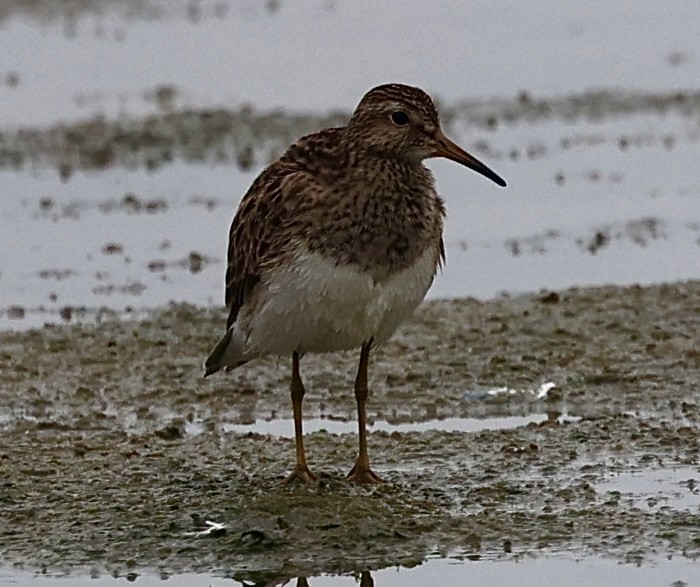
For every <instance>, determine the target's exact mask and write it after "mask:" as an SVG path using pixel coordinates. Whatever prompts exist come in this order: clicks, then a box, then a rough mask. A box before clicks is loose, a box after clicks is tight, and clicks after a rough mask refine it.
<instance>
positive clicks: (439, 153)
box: [433, 133, 506, 187]
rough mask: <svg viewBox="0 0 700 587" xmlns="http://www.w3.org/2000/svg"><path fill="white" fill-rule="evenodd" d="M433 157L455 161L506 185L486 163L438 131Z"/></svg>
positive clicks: (503, 185)
mask: <svg viewBox="0 0 700 587" xmlns="http://www.w3.org/2000/svg"><path fill="white" fill-rule="evenodd" d="M433 157H445V158H446V159H450V160H451V161H455V162H456V163H460V164H461V165H464V166H465V167H469V169H473V170H474V171H476V172H477V173H481V175H483V176H485V177H488V178H489V179H490V180H491V181H494V182H496V183H497V184H498V185H500V186H501V187H505V186H506V182H505V180H504V179H503V178H502V177H501V176H500V175H498V174H497V173H495V172H493V171H491V169H489V168H488V167H487V166H486V165H484V164H483V163H482V162H481V161H479V160H478V159H477V158H476V157H474V156H473V155H470V154H469V153H467V152H466V151H465V150H464V149H462V147H460V146H458V145H456V144H455V143H453V142H452V141H451V140H450V139H448V138H447V137H446V136H445V135H444V134H442V133H440V134H439V135H438V137H437V140H436V145H435V152H434V153H433Z"/></svg>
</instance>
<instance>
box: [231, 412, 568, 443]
mask: <svg viewBox="0 0 700 587" xmlns="http://www.w3.org/2000/svg"><path fill="white" fill-rule="evenodd" d="M549 420H551V418H550V417H549V416H547V414H532V415H529V416H508V417H504V418H445V419H444V420H428V421H425V422H413V423H410V424H391V423H389V422H386V421H382V420H379V421H376V422H370V423H368V426H367V429H368V430H369V431H370V432H378V431H382V432H387V433H389V434H391V433H392V432H398V433H399V434H408V433H411V432H427V431H429V430H439V431H441V432H480V431H481V430H508V429H509V428H517V427H518V426H527V425H528V424H542V423H543V422H547V421H549ZM555 420H557V418H555ZM568 420H570V419H569V418H567V417H566V416H564V417H560V419H559V420H558V421H560V422H564V421H568ZM223 429H224V431H226V432H236V433H238V434H245V433H247V432H255V433H256V434H270V435H272V436H279V437H283V438H284V437H287V438H294V420H258V421H256V422H254V423H252V424H224V425H223ZM320 431H325V432H328V433H330V434H354V433H356V432H357V423H355V422H341V421H338V420H328V419H326V420H321V419H319V420H304V433H305V434H312V433H314V432H320Z"/></svg>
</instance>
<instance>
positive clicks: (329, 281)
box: [205, 84, 505, 374]
mask: <svg viewBox="0 0 700 587" xmlns="http://www.w3.org/2000/svg"><path fill="white" fill-rule="evenodd" d="M397 115H398V116H397ZM435 156H444V157H448V158H451V159H453V160H455V161H457V162H459V163H461V164H463V165H466V166H467V167H471V168H472V169H474V170H476V171H478V172H479V173H482V174H484V175H486V176H487V177H489V178H491V179H492V180H494V181H496V182H497V183H499V184H501V185H505V182H503V180H502V179H501V178H500V177H498V176H497V175H496V174H494V173H493V172H492V171H491V170H490V169H488V168H487V167H486V166H485V165H483V164H482V163H481V162H479V161H477V160H476V159H474V158H473V157H472V156H471V155H469V154H468V153H466V152H464V151H463V150H461V149H460V148H459V147H457V146H456V145H455V144H454V143H452V142H451V141H449V140H448V139H447V138H446V137H445V136H444V134H442V131H441V129H440V124H439V119H438V114H437V110H436V108H435V105H434V104H433V101H432V100H431V99H430V97H429V96H428V95H427V94H426V93H425V92H423V91H422V90H420V89H418V88H413V87H410V86H405V85H401V84H387V85H383V86H379V87H377V88H374V89H373V90H370V91H369V92H368V93H367V94H366V95H365V96H364V97H363V98H362V100H361V101H360V103H359V105H358V106H357V108H356V110H355V112H354V113H353V116H352V117H351V119H350V121H349V122H348V124H347V126H345V127H340V128H330V129H326V130H322V131H320V132H318V133H315V134H311V135H308V136H306V137H303V138H301V139H299V141H297V142H296V143H295V144H294V145H292V146H291V147H289V149H288V150H287V152H286V153H285V154H284V155H283V156H282V157H281V158H280V159H279V160H277V161H276V162H275V163H273V164H272V165H270V166H269V167H268V168H267V169H265V170H264V171H263V172H262V173H261V174H260V175H259V176H258V177H257V179H256V180H255V181H254V182H253V184H252V186H251V187H250V189H249V190H248V192H247V193H246V195H245V196H244V198H243V200H242V201H241V204H240V206H239V208H238V211H237V213H236V215H235V217H234V219H233V223H232V224H231V230H230V235H229V249H228V267H227V271H226V296H225V300H226V305H227V307H228V308H229V318H228V322H227V332H226V335H225V336H224V338H223V339H222V340H221V341H220V342H219V344H218V345H217V346H216V347H215V349H214V350H213V351H212V353H211V355H210V356H209V358H208V359H207V361H206V363H205V369H206V374H210V373H213V372H215V371H217V370H218V369H221V368H227V369H230V368H234V367H236V366H238V365H240V364H242V363H244V362H246V361H248V360H251V359H254V358H256V357H260V356H264V355H268V354H280V355H284V354H291V353H293V352H297V353H300V354H303V353H305V352H328V351H334V350H341V349H348V348H353V347H359V346H361V345H364V344H365V343H367V342H368V341H370V340H371V341H373V342H374V344H377V343H381V342H382V341H384V340H386V339H387V338H389V337H390V336H391V335H392V334H393V332H394V331H395V329H396V328H397V327H398V325H399V324H400V323H401V322H402V321H403V320H404V319H405V318H407V317H408V316H410V314H411V313H412V312H413V311H414V310H415V308H416V307H417V306H418V304H419V303H420V301H421V300H422V299H423V298H424V296H425V294H426V292H427V291H428V288H429V287H430V285H431V283H432V281H433V279H434V277H435V274H436V272H437V270H438V268H439V267H440V265H441V264H442V262H443V261H444V252H445V251H444V245H443V241H442V229H443V218H444V215H445V207H444V204H443V201H442V199H441V198H440V197H439V196H438V194H437V193H436V191H435V187H434V181H433V177H432V174H431V173H430V171H429V170H428V169H427V168H426V167H425V166H424V165H423V164H422V161H423V160H424V159H427V158H429V157H435Z"/></svg>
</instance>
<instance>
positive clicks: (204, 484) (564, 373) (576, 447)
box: [0, 282, 700, 580]
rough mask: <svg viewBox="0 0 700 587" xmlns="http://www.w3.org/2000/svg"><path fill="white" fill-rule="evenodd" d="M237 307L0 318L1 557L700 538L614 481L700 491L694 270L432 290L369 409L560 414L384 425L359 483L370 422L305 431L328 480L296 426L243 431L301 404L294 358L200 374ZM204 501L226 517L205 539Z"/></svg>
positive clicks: (381, 416)
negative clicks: (628, 477)
mask: <svg viewBox="0 0 700 587" xmlns="http://www.w3.org/2000/svg"><path fill="white" fill-rule="evenodd" d="M223 324H224V314H223V312H221V311H218V310H212V309H203V308H196V307H192V306H184V305H178V306H172V307H170V308H168V309H165V310H163V311H159V312H156V313H153V314H152V315H149V316H147V317H146V318H145V319H143V320H141V321H117V320H105V321H104V322H103V323H102V324H99V325H97V326H87V325H83V326H80V325H66V326H51V327H46V328H44V329H40V330H34V331H28V332H18V333H13V332H4V333H0V409H1V410H2V411H1V412H0V438H1V439H2V442H1V443H0V564H2V565H5V566H7V565H12V564H17V565H21V566H25V567H27V568H32V569H33V568H41V569H46V570H48V571H51V572H60V571H66V570H67V571H70V572H86V571H87V572H92V573H94V574H99V573H103V572H109V573H114V574H118V575H128V574H129V573H132V574H133V573H136V574H138V573H141V572H143V571H145V570H151V571H153V570H155V571H160V572H161V573H163V574H164V576H167V574H168V573H171V572H177V571H183V570H207V571H211V570H212V569H218V570H219V571H221V572H224V573H228V574H230V575H231V576H235V577H238V578H239V579H242V578H246V579H257V580H263V579H264V580H271V579H272V578H277V579H281V578H285V577H291V576H294V575H297V574H301V575H303V574H314V573H319V572H331V571H357V570H362V569H366V568H381V567H384V566H387V565H392V564H398V563H403V564H409V563H412V562H415V563H417V562H419V561H421V560H422V559H423V558H424V557H425V556H426V555H428V554H431V553H432V554H435V553H452V554H458V555H461V556H465V557H471V558H479V557H484V558H499V557H518V556H526V555H530V554H535V555H539V554H547V553H552V552H560V551H564V550H566V551H571V552H573V553H574V554H576V555H579V554H581V555H582V554H596V555H604V556H610V557H614V558H616V559H619V560H625V561H635V560H641V559H645V558H653V557H657V556H667V555H668V556H687V557H692V558H695V557H697V556H698V555H700V530H699V527H700V522H699V520H700V518H699V517H698V506H697V505H696V506H695V507H691V508H679V507H674V505H673V503H674V501H673V496H672V495H671V494H670V493H669V494H668V495H664V494H657V495H656V496H655V497H654V499H646V500H644V501H642V502H640V500H638V499H635V498H634V497H633V496H631V495H628V494H625V493H624V492H623V493H621V492H619V491H614V490H609V489H606V487H605V485H604V484H601V483H602V482H603V481H605V480H609V479H610V478H611V476H613V475H614V474H617V473H623V474H627V473H631V472H638V471H649V470H652V469H654V470H658V469H661V470H669V471H670V470H672V469H683V470H687V471H688V475H687V481H684V482H683V484H682V485H683V487H679V488H678V489H679V490H682V491H686V492H690V493H691V494H695V495H698V489H697V483H698V480H699V479H700V463H699V459H700V433H699V432H700V402H699V397H698V389H700V337H699V336H698V332H700V282H689V283H681V284H676V285H662V286H655V287H644V288H641V287H631V288H619V287H606V288H595V289H575V290H569V291H564V292H560V293H553V292H550V293H547V292H543V293H540V294H537V295H530V296H522V297H512V298H508V297H504V298H500V299H497V300H493V301H488V302H480V301H476V300H470V299H467V300H457V301H449V302H432V303H427V304H425V305H424V306H422V307H421V308H420V310H419V311H418V313H417V315H416V317H415V319H414V320H413V321H412V322H410V323H408V324H406V325H405V326H404V327H403V328H402V329H401V330H400V332H399V333H398V334H397V335H396V336H395V338H394V339H393V340H392V341H390V342H389V343H387V344H386V346H385V347H383V348H381V349H379V350H378V351H377V352H376V353H375V355H374V357H373V361H372V365H371V370H370V377H371V387H372V396H371V400H370V402H369V407H368V410H369V417H370V419H372V420H388V421H390V422H407V421H427V420H434V419H439V418H444V417H475V416H477V417H491V416H502V415H515V414H532V413H548V414H550V415H551V419H550V420H549V421H548V422H545V423H544V424H540V425H534V424H533V425H530V426H525V427H520V428H516V429H512V430H501V431H484V432H478V433H456V432H453V433H447V432H440V431H435V430H434V431H429V432H423V433H410V434H409V433H398V432H395V433H386V432H373V433H372V434H371V435H370V440H369V443H370V456H371V458H372V460H373V463H374V466H375V468H376V470H377V471H378V472H379V473H380V474H381V475H382V476H383V477H384V478H385V479H386V480H387V481H388V483H386V484H385V485H383V486H379V487H358V486H354V485H352V484H349V483H348V482H346V480H345V474H346V473H347V471H348V469H349V468H350V465H351V464H352V462H353V460H354V454H355V451H356V440H357V439H356V435H355V434H344V435H340V436H336V435H331V434H328V433H325V432H316V433H313V434H310V435H308V436H307V439H306V440H307V451H308V456H309V460H310V465H311V466H312V468H313V469H314V470H315V471H316V472H317V473H319V475H320V477H321V483H320V486H319V487H318V488H317V489H310V488H307V487H305V486H301V485H298V486H294V487H282V486H280V484H279V481H280V480H281V479H282V477H283V475H284V474H285V473H286V472H287V471H288V470H289V467H290V465H291V463H292V462H293V458H294V447H293V441H292V440H291V439H288V438H278V437H271V436H263V435H259V434H255V433H250V434H240V433H234V432H230V431H227V430H226V427H225V424H227V423H228V424H230V423H246V422H251V421H253V420H255V419H269V418H289V417H291V409H290V401H289V398H288V391H287V389H288V388H287V385H288V383H287V380H288V375H289V366H288V361H287V360H280V361H277V360H275V359H270V360H264V361H258V362H256V363H253V364H251V365H249V366H246V367H243V368H241V369H240V370H238V371H236V372H234V373H233V374H230V375H222V376H219V375H217V376H214V377H212V378H210V379H207V380H206V381H205V380H203V379H202V378H201V375H202V371H201V368H200V365H201V362H202V359H203V358H204V356H205V355H206V353H207V351H208V350H209V349H210V347H211V346H212V345H213V343H214V342H215V341H216V339H217V337H218V336H219V335H220V334H221V332H222V329H223ZM355 362H356V357H355V356H354V354H352V353H349V354H335V355H326V356H318V357H306V358H305V359H304V360H303V362H302V375H303V376H304V378H305V382H306V386H307V391H308V395H307V398H306V399H305V415H306V416H308V417H327V418H331V417H333V418H341V419H354V410H355V408H354V401H353V396H352V391H351V388H352V380H353V377H354V369H355ZM547 381H551V382H554V383H556V385H557V387H556V388H555V389H552V390H551V391H550V393H549V395H548V397H547V398H545V399H541V400H538V399H536V396H534V395H533V394H530V393H527V392H524V393H513V394H501V395H497V396H489V395H487V394H485V393H482V392H484V391H485V390H488V389H492V388H496V387H502V386H507V387H509V388H513V389H514V390H529V389H535V388H537V387H538V386H539V385H540V384H541V383H544V382H547ZM562 413H563V414H567V415H568V416H575V417H577V418H569V419H561V420H559V419H557V416H558V415H559V414H562ZM698 502H700V497H699V498H698ZM208 520H209V521H213V522H216V523H220V524H223V525H224V526H225V528H224V529H222V530H219V531H214V532H210V533H209V534H207V535H200V536H198V535H197V533H198V532H201V531H203V530H206V528H207V525H206V521H208ZM130 576H131V577H133V576H134V575H130Z"/></svg>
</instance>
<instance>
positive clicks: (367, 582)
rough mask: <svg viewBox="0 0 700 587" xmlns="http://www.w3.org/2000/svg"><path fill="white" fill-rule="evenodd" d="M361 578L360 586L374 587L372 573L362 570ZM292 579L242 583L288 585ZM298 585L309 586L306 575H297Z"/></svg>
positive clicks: (264, 586)
mask: <svg viewBox="0 0 700 587" xmlns="http://www.w3.org/2000/svg"><path fill="white" fill-rule="evenodd" d="M358 578H359V579H360V582H359V587H374V579H373V578H372V573H370V572H369V571H362V572H361V573H360V575H359V577H358ZM289 581H290V579H275V580H273V581H272V582H269V581H265V582H256V583H248V582H245V581H244V582H243V583H241V585H242V586H243V587H277V586H282V585H288V584H289ZM296 587H309V580H308V579H307V578H306V577H297V582H296Z"/></svg>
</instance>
